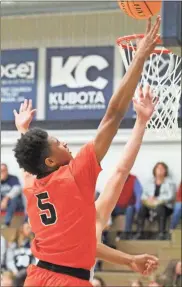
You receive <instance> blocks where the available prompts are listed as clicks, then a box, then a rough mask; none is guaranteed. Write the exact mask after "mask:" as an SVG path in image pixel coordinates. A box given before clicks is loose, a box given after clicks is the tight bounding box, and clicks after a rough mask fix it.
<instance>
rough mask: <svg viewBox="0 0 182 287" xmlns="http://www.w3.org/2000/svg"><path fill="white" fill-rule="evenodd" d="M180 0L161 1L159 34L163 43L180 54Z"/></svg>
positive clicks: (181, 38)
mask: <svg viewBox="0 0 182 287" xmlns="http://www.w3.org/2000/svg"><path fill="white" fill-rule="evenodd" d="M181 10H182V1H181V0H178V1H176V0H173V1H168V0H163V1H162V15H161V16H162V26H161V36H162V40H163V45H164V46H165V47H166V48H169V49H170V50H171V51H172V52H174V53H175V54H176V53H177V54H178V55H179V56H181V46H182V36H181V32H182V31H181V26H182V18H181V16H182V13H181Z"/></svg>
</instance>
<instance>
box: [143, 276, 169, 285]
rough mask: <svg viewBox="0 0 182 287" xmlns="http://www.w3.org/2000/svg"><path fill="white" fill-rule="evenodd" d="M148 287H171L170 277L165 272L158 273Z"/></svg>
mask: <svg viewBox="0 0 182 287" xmlns="http://www.w3.org/2000/svg"><path fill="white" fill-rule="evenodd" d="M148 287H170V285H169V279H168V277H167V276H166V275H165V274H157V275H156V276H155V278H154V280H152V281H151V282H150V283H149V285H148ZM171 287H172V286H171Z"/></svg>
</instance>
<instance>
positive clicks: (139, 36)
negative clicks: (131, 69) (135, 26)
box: [116, 34, 171, 54]
mask: <svg viewBox="0 0 182 287" xmlns="http://www.w3.org/2000/svg"><path fill="white" fill-rule="evenodd" d="M143 37H144V34H136V35H129V36H124V37H120V38H118V39H117V41H116V42H117V44H118V46H121V47H122V48H124V49H127V48H129V49H130V50H132V51H133V50H135V51H136V47H133V46H131V45H130V44H129V42H130V41H131V40H135V39H142V38H143ZM123 42H128V44H129V45H126V44H124V43H123ZM158 44H162V40H161V38H160V39H159V41H158ZM161 51H162V53H164V54H169V53H171V51H170V50H168V49H166V48H160V47H157V48H156V49H155V50H154V51H153V52H154V53H157V54H160V53H161Z"/></svg>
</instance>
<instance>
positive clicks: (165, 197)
mask: <svg viewBox="0 0 182 287" xmlns="http://www.w3.org/2000/svg"><path fill="white" fill-rule="evenodd" d="M175 190H176V187H175V184H174V182H173V181H172V180H171V179H170V178H169V172H168V166H167V165H166V164H165V163H163V162H158V163H157V164H156V165H155V167H154V169H153V179H152V180H151V181H149V182H148V184H146V185H145V186H144V191H143V194H142V206H141V208H140V211H139V214H138V220H137V235H136V237H135V239H139V238H141V234H142V232H143V230H144V223H145V219H146V218H149V220H150V221H153V220H154V219H155V218H156V219H157V222H158V228H159V234H158V236H157V239H164V233H165V231H166V222H167V217H168V216H170V215H171V214H172V211H173V201H174V197H175Z"/></svg>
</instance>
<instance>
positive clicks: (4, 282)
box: [1, 271, 15, 287]
mask: <svg viewBox="0 0 182 287" xmlns="http://www.w3.org/2000/svg"><path fill="white" fill-rule="evenodd" d="M14 278H15V277H14V275H13V273H12V272H11V271H4V272H3V273H2V276H1V286H2V287H14Z"/></svg>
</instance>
